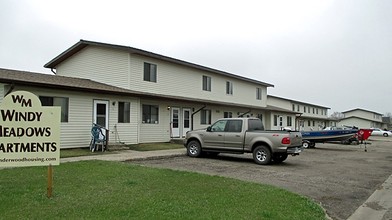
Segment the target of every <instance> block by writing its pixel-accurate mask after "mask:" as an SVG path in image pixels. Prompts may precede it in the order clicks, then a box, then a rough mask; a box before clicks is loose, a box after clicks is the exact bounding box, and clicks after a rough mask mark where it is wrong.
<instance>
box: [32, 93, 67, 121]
mask: <svg viewBox="0 0 392 220" xmlns="http://www.w3.org/2000/svg"><path fill="white" fill-rule="evenodd" d="M39 99H40V100H41V104H42V106H60V107H61V122H68V98H64V97H49V96H40V97H39Z"/></svg>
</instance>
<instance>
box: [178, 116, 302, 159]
mask: <svg viewBox="0 0 392 220" xmlns="http://www.w3.org/2000/svg"><path fill="white" fill-rule="evenodd" d="M184 146H185V147H186V149H187V154H188V156H190V157H199V156H201V155H202V154H203V153H208V154H215V155H217V154H219V153H236V154H243V153H252V154H253V160H254V161H255V162H256V163H257V164H262V165H265V164H269V163H271V162H272V161H273V162H275V163H281V162H283V161H284V160H286V159H287V157H288V155H293V156H295V155H299V153H301V152H302V151H303V148H302V135H301V133H300V132H298V131H284V130H276V131H275V130H273V131H272V130H271V131H267V130H264V126H263V123H262V121H261V120H260V119H258V118H222V119H219V120H218V121H216V122H215V123H214V124H212V125H211V126H209V127H207V128H206V129H200V130H193V131H189V132H188V133H187V134H186V138H185V140H184Z"/></svg>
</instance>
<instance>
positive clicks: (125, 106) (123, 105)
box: [118, 102, 131, 123]
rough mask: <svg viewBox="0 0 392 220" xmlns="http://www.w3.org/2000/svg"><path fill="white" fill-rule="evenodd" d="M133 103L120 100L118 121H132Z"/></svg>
mask: <svg viewBox="0 0 392 220" xmlns="http://www.w3.org/2000/svg"><path fill="white" fill-rule="evenodd" d="M130 117H131V103H129V102H118V123H129V122H131V119H130Z"/></svg>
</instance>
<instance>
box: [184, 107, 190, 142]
mask: <svg viewBox="0 0 392 220" xmlns="http://www.w3.org/2000/svg"><path fill="white" fill-rule="evenodd" d="M182 126H183V127H182V136H183V137H185V135H186V132H188V131H190V130H191V110H190V109H188V108H184V109H183V110H182Z"/></svg>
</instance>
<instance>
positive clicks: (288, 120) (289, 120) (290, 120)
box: [287, 116, 293, 126]
mask: <svg viewBox="0 0 392 220" xmlns="http://www.w3.org/2000/svg"><path fill="white" fill-rule="evenodd" d="M287 126H293V122H292V117H291V116H287Z"/></svg>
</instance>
